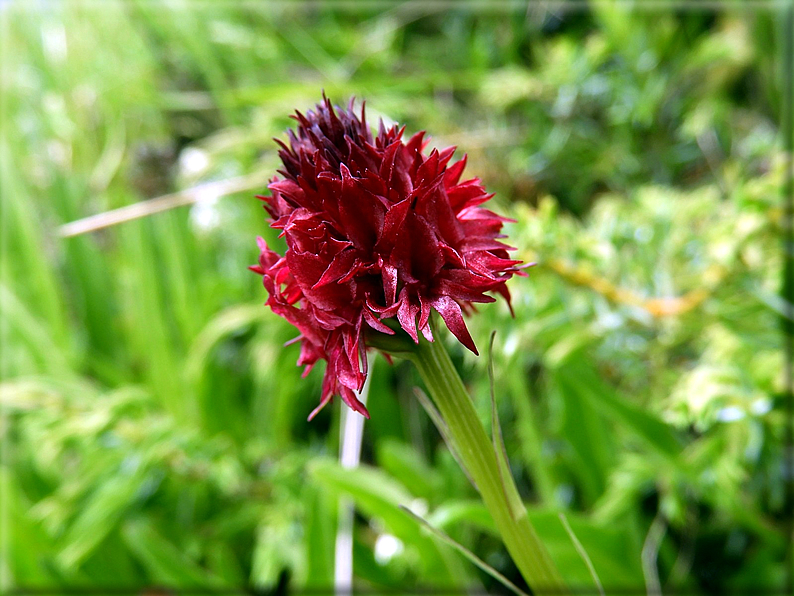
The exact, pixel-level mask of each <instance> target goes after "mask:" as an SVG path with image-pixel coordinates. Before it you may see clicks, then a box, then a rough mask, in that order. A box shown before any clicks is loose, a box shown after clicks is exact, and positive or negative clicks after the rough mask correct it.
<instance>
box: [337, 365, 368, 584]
mask: <svg viewBox="0 0 794 596" xmlns="http://www.w3.org/2000/svg"><path fill="white" fill-rule="evenodd" d="M367 364H368V370H369V374H368V375H367V380H366V381H365V382H364V387H362V388H361V392H360V393H359V396H358V399H359V400H360V401H361V403H362V404H364V405H365V406H366V405H367V395H369V385H370V379H372V365H373V364H374V362H373V355H372V354H368V355H367ZM364 420H365V418H364V416H362V415H361V414H359V413H358V412H354V411H353V410H351V409H350V408H348V407H345V406H342V421H341V425H340V436H339V442H340V447H339V463H340V464H341V465H342V467H343V468H346V469H351V468H356V467H358V464H359V461H361V438H362V436H363V434H364ZM354 513H355V507H354V505H353V501H352V500H351V499H349V498H345V497H343V498H341V499H339V523H338V525H337V531H336V545H335V549H334V550H335V555H334V588H335V589H334V592H335V593H336V596H349V595H350V594H352V591H353V517H354Z"/></svg>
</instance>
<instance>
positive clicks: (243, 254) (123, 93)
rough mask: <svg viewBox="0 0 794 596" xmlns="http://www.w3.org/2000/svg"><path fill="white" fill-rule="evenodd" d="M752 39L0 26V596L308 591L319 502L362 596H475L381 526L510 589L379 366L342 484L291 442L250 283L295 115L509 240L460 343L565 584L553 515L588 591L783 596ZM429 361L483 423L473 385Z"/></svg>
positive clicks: (650, 27) (657, 18)
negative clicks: (426, 157) (358, 141)
mask: <svg viewBox="0 0 794 596" xmlns="http://www.w3.org/2000/svg"><path fill="white" fill-rule="evenodd" d="M770 6H772V5H769V4H768V5H765V7H758V6H756V8H751V7H749V6H748V5H746V4H741V3H738V2H734V3H730V4H727V3H726V8H724V9H720V10H713V9H712V10H707V9H702V10H701V9H694V8H692V7H689V8H683V7H681V6H679V7H678V8H677V9H675V8H664V7H663V6H662V5H659V4H655V5H652V6H646V7H643V6H642V4H640V3H637V7H635V9H631V3H621V4H620V5H616V4H611V3H609V2H600V3H592V4H577V5H576V7H575V8H574V9H571V10H562V8H561V5H548V6H545V8H544V4H542V3H538V4H533V5H531V6H530V7H529V8H527V6H526V5H524V4H522V3H515V4H509V3H499V4H495V5H485V4H482V3H480V4H471V5H468V4H458V5H455V6H454V7H453V5H451V4H446V3H443V2H442V3H433V2H424V1H417V2H403V3H399V4H398V3H362V4H361V5H355V4H353V3H347V4H332V3H329V4H321V3H300V2H280V3H272V4H270V3H260V4H254V3H244V2H231V1H230V2H216V3H209V2H200V3H199V2H196V3H191V2H186V1H184V2H179V1H173V2H163V3H159V2H150V1H145V0H140V1H136V0H129V1H124V2H115V1H111V0H109V1H106V2H67V1H62V2H30V3H27V2H16V3H15V2H4V3H2V4H0V15H2V20H3V25H2V31H0V38H1V39H2V69H3V70H2V101H3V106H2V107H3V114H2V122H0V128H1V129H2V131H3V140H2V152H3V153H2V155H3V159H2V172H0V179H1V180H2V234H1V235H0V238H1V241H2V259H1V260H0V263H2V282H1V284H0V302H1V303H2V317H1V318H0V341H1V342H2V354H0V357H1V362H2V384H0V400H2V401H1V402H0V403H2V408H3V412H4V418H3V421H2V427H0V431H1V432H2V436H3V440H4V447H5V448H4V450H3V461H2V468H0V486H2V505H3V519H2V522H3V523H2V527H3V533H2V539H3V545H2V546H3V551H2V557H3V558H2V561H1V562H0V575H2V578H3V579H2V581H3V582H4V587H6V588H8V587H12V586H16V587H27V588H43V587H51V586H62V587H72V588H74V587H93V588H98V587H108V588H110V587H116V588H119V587H128V588H141V587H144V586H152V585H161V586H162V585H166V586H173V587H204V588H217V589H220V588H223V587H225V586H244V585H250V586H254V587H260V588H265V587H270V586H274V585H276V584H277V583H278V582H279V579H280V578H281V581H282V582H283V581H286V580H287V579H288V580H289V581H290V585H291V586H292V587H294V588H324V587H325V588H327V587H329V586H331V585H332V578H333V547H334V536H335V532H336V512H337V502H338V499H339V497H340V496H343V495H346V496H349V497H351V498H352V499H353V501H354V502H355V503H356V505H357V507H358V512H359V514H358V515H357V517H356V521H355V533H354V534H355V544H354V556H355V584H356V586H359V587H361V588H369V589H377V588H382V587H400V588H404V589H410V588H412V587H414V588H415V587H417V586H431V587H432V586H436V587H450V586H472V587H474V588H477V587H479V588H480V589H483V588H484V589H497V588H496V586H495V584H494V582H493V580H491V579H490V578H489V577H488V576H487V575H485V574H483V573H481V572H480V571H479V570H478V569H477V568H475V567H474V566H473V565H471V564H470V563H468V562H467V561H465V560H464V559H463V558H462V557H461V556H460V555H458V554H457V553H456V552H455V551H453V550H452V549H451V548H449V547H448V546H446V545H444V544H443V543H441V542H439V541H437V540H436V539H435V538H433V537H432V536H430V535H429V534H427V533H426V532H423V531H422V530H421V528H420V527H419V526H418V525H417V523H416V522H415V521H414V520H413V519H412V518H411V517H409V516H408V515H407V514H405V513H404V512H403V511H401V510H400V509H399V505H400V504H404V505H408V506H410V507H411V508H412V509H413V510H414V511H416V512H417V513H419V514H421V515H422V516H423V517H425V518H426V519H428V520H429V521H430V522H431V523H432V524H434V525H435V526H437V527H439V528H442V529H444V531H446V532H448V533H449V534H450V535H451V536H452V537H453V538H455V539H456V540H458V541H460V542H461V543H462V544H464V545H465V546H467V547H468V548H470V549H471V550H473V551H474V552H475V553H476V554H477V555H478V556H479V557H481V558H482V559H483V560H485V561H486V562H487V563H489V564H490V565H492V566H494V567H495V568H497V569H498V570H500V571H501V572H502V573H504V574H505V575H506V576H508V577H510V578H511V579H513V580H514V581H515V582H517V583H519V584H520V583H521V580H520V578H519V576H518V574H517V572H516V570H515V568H514V567H513V565H512V563H511V562H510V560H509V558H508V557H507V555H506V552H505V550H504V549H503V548H502V547H501V545H500V543H499V541H498V540H497V539H496V538H495V535H494V530H493V526H492V522H491V521H490V520H489V518H488V515H487V513H486V512H485V510H484V509H483V508H482V507H481V506H480V505H479V504H478V500H477V496H476V493H475V491H474V489H473V488H472V487H471V486H470V485H469V484H468V482H467V480H466V478H465V477H464V476H463V474H462V473H461V471H460V470H459V469H458V467H457V464H456V463H455V461H454V460H453V458H452V457H451V456H450V453H449V452H448V450H447V448H446V447H445V445H444V444H443V441H442V440H441V439H440V437H439V435H438V434H437V432H436V430H435V428H434V427H433V425H432V423H431V422H430V421H429V419H428V418H427V416H426V414H425V413H424V411H423V410H422V408H421V406H419V404H418V403H417V401H416V399H415V398H414V396H413V393H412V389H413V387H414V386H415V385H417V384H418V383H419V381H418V379H417V377H416V375H415V374H414V372H413V370H412V369H411V368H410V367H409V366H407V365H405V364H403V363H397V364H395V366H389V365H388V364H387V363H386V362H385V361H384V360H383V359H382V358H381V357H378V358H377V359H376V364H375V369H374V373H373V386H372V392H371V394H370V402H369V406H370V411H371V413H372V420H371V421H369V422H367V424H366V425H365V432H364V445H363V454H362V458H363V465H362V467H361V469H359V470H357V471H355V472H347V471H346V472H343V471H341V470H340V468H339V467H338V466H337V464H336V463H335V462H336V457H337V450H338V443H339V418H340V407H341V405H340V402H339V401H338V400H337V401H336V402H335V403H334V404H333V405H332V406H329V407H327V408H326V409H325V410H324V411H323V412H322V413H321V414H320V415H319V416H318V417H317V418H316V419H315V420H314V421H313V422H311V423H307V422H306V416H307V415H308V413H309V412H310V411H311V410H312V408H314V406H315V405H316V403H317V401H318V397H319V381H320V379H321V376H322V371H321V370H320V369H318V370H316V371H314V372H312V374H310V375H309V377H308V378H307V379H301V377H300V373H301V371H300V369H299V368H297V367H296V365H295V361H296V359H297V356H298V346H296V345H293V346H290V347H286V348H285V347H282V345H283V343H284V342H285V341H287V340H289V339H291V338H292V337H294V335H295V331H294V330H293V329H292V328H290V327H289V326H288V325H287V324H286V323H285V322H284V321H282V320H280V319H279V318H278V317H276V316H275V315H273V314H272V313H271V312H270V311H269V310H268V309H266V308H265V307H264V306H262V303H263V302H264V300H265V298H266V295H265V291H264V289H263V288H262V286H261V280H260V278H259V277H258V276H256V275H255V274H253V273H250V272H249V271H247V269H246V267H247V266H248V265H250V264H253V263H254V262H255V261H256V259H257V254H258V251H257V247H256V242H255V237H256V236H257V235H263V236H265V237H266V238H267V239H268V240H269V241H273V240H274V234H273V232H272V231H271V230H269V229H268V228H267V225H266V223H265V213H264V211H263V210H262V208H261V203H260V202H259V201H257V200H256V199H255V198H254V194H256V193H261V192H263V191H264V188H265V184H266V181H267V180H268V179H269V178H270V177H271V176H272V175H273V174H274V172H275V169H276V167H277V155H276V153H275V150H276V145H275V143H274V142H273V141H272V140H271V138H272V137H274V136H279V137H280V136H281V135H283V132H284V130H285V129H286V128H287V127H289V126H291V125H292V121H291V120H290V119H289V118H288V116H289V114H290V113H292V112H293V110H295V109H300V110H306V109H309V108H311V107H312V106H313V105H314V104H315V103H316V102H317V101H318V100H319V99H320V94H321V90H322V89H324V90H325V91H326V93H327V94H328V95H329V97H330V98H331V99H332V100H333V101H334V102H335V103H338V104H341V105H346V104H347V102H348V100H349V98H350V97H351V96H355V97H356V98H357V100H361V99H365V100H366V102H367V108H368V116H369V119H370V122H376V121H377V118H378V117H380V116H382V117H384V118H387V119H391V120H395V121H398V122H401V123H405V124H406V126H407V131H408V133H413V132H416V131H417V130H421V129H426V130H427V131H428V132H429V134H430V135H431V136H432V138H433V141H432V142H433V144H434V145H435V146H447V145H451V144H454V145H457V146H459V147H460V153H459V155H462V153H463V152H464V151H465V152H467V153H468V154H469V166H468V168H467V173H468V174H469V175H470V176H479V177H481V178H482V179H483V180H484V181H485V184H486V187H487V188H488V189H490V190H492V191H493V192H496V198H495V199H494V203H495V205H494V208H495V209H497V210H499V211H500V212H501V213H505V214H507V215H510V216H511V217H513V218H515V219H516V220H517V223H515V224H512V225H511V226H510V229H509V234H510V236H511V242H512V244H513V245H515V246H517V247H518V254H519V255H520V256H521V258H523V259H525V260H528V261H529V260H531V261H536V262H537V263H538V265H537V266H536V267H534V268H532V269H531V270H530V272H529V277H528V278H518V279H515V280H514V281H513V282H511V289H512V292H513V294H514V307H515V311H516V316H515V318H514V319H513V318H511V317H510V315H509V312H508V309H507V307H506V306H505V305H504V304H503V303H498V304H494V305H485V306H483V307H482V308H481V309H480V311H481V312H480V314H479V315H478V316H476V317H474V318H472V319H471V322H470V326H471V329H472V332H473V335H474V337H475V341H476V342H477V344H478V346H480V348H481V351H482V352H487V350H486V347H487V344H488V337H489V334H490V332H491V330H493V329H495V330H496V343H495V348H494V353H493V360H494V366H495V371H496V372H495V375H496V393H497V400H498V407H499V416H500V419H501V422H502V425H503V428H504V434H505V440H506V444H507V450H508V453H509V457H510V460H511V463H512V465H513V472H514V474H515V476H516V478H517V481H518V484H519V488H520V490H521V492H522V494H523V496H524V498H525V500H526V501H527V503H528V506H529V509H530V514H531V516H532V518H533V520H534V521H535V523H536V525H537V527H538V529H539V531H540V533H541V535H542V537H543V538H544V539H545V540H546V541H547V543H548V544H549V548H550V549H551V551H552V553H553V555H554V557H555V559H556V560H557V561H558V562H559V563H560V565H561V566H562V567H563V569H564V570H565V574H566V575H567V577H568V578H569V580H570V581H571V583H572V584H574V585H577V586H584V587H588V586H592V585H593V584H592V580H591V578H590V575H589V573H588V571H587V568H586V566H585V564H584V563H583V562H582V559H581V558H580V556H579V555H578V554H577V552H576V549H575V547H574V545H573V544H572V542H571V540H570V538H569V537H568V535H567V534H566V532H565V530H564V528H563V526H562V525H561V523H560V521H559V519H558V517H557V512H558V511H562V512H565V514H566V515H567V518H568V520H569V521H570V524H571V527H572V528H573V531H574V533H575V535H576V536H577V537H578V539H579V541H581V543H582V545H583V547H584V549H585V550H586V551H587V553H588V554H589V557H590V559H591V560H592V564H593V566H594V568H595V570H596V572H597V573H598V575H599V577H600V579H601V582H602V583H603V584H604V585H605V586H606V587H612V588H623V589H636V590H638V591H645V589H646V587H647V588H648V589H655V588H656V587H658V586H661V587H662V588H664V589H676V590H679V591H685V592H694V591H706V592H712V593H721V592H724V591H726V590H734V591H743V590H748V589H751V588H756V589H763V588H766V589H774V588H779V587H780V586H782V582H783V581H784V578H785V573H786V569H785V568H784V563H783V559H784V555H785V551H786V545H787V543H788V542H789V540H788V539H789V538H790V536H787V535H786V533H785V528H786V519H787V515H789V513H790V512H787V508H786V503H785V499H786V495H785V491H784V485H783V463H782V444H783V436H784V427H785V422H786V421H785V416H784V412H783V410H782V406H783V383H784V379H783V374H782V369H783V356H782V352H781V349H780V346H781V345H782V342H781V336H780V333H779V328H780V326H779V320H780V319H779V317H780V313H781V312H782V311H783V307H784V303H783V302H782V301H781V299H780V298H778V297H777V292H778V290H779V284H780V279H781V277H780V273H779V272H780V270H781V264H782V261H781V257H780V251H779V248H780V239H779V238H780V233H781V230H782V216H783V211H782V208H781V205H782V201H781V189H782V185H783V177H784V168H783V165H784V164H783V158H782V150H781V145H780V140H779V126H780V117H779V114H780V113H781V111H782V105H781V102H782V101H783V97H784V95H783V92H782V83H781V76H780V75H781V73H782V69H783V65H782V63H781V57H782V47H781V44H782V39H783V35H782V33H783V30H782V22H783V13H782V10H781V9H775V8H774V7H772V8H770ZM781 6H782V4H781ZM208 182H216V183H217V184H212V185H210V186H202V185H203V184H205V183H208ZM172 193H177V194H172ZM164 195H171V196H166V197H165V198H164V199H162V200H161V201H160V203H158V205H159V207H160V208H164V209H166V210H164V211H162V212H159V213H155V214H149V215H146V216H145V217H143V218H141V219H137V220H135V221H129V222H126V223H120V224H118V225H114V226H108V227H102V228H101V229H98V230H96V231H91V232H86V233H79V232H80V231H81V229H80V228H75V227H70V228H62V227H61V226H63V225H64V224H67V223H69V222H72V221H74V220H78V219H80V218H84V217H87V216H90V215H95V214H102V213H104V212H106V211H109V210H112V209H116V208H119V207H123V206H126V205H132V204H135V203H138V202H140V201H144V200H146V199H151V198H154V197H162V196H164ZM94 223H97V222H96V221H95V222H94ZM98 223H99V224H100V225H103V226H105V225H106V224H109V223H112V220H110V219H108V218H107V217H106V216H105V217H102V218H100V219H99V220H98ZM63 233H70V234H77V235H74V236H72V237H68V238H66V237H63ZM450 349H451V350H452V352H453V357H454V359H455V360H456V363H457V364H458V366H459V369H460V370H461V372H462V374H463V376H464V378H465V379H466V381H467V382H468V383H469V387H470V389H471V394H472V396H473V399H474V400H475V402H476V404H477V406H478V408H479V409H480V411H481V413H482V417H483V420H484V421H485V422H486V423H489V417H490V402H489V398H488V383H487V374H486V368H487V360H486V357H485V356H483V357H481V358H479V359H477V358H475V357H473V356H472V355H471V354H469V353H465V352H464V351H463V350H462V349H461V348H460V346H458V345H455V342H451V343H450ZM789 505H790V504H789Z"/></svg>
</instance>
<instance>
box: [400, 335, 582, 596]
mask: <svg viewBox="0 0 794 596" xmlns="http://www.w3.org/2000/svg"><path fill="white" fill-rule="evenodd" d="M413 348H414V349H413V350H412V351H411V353H410V354H405V352H403V353H402V354H401V355H405V356H406V357H408V358H409V359H410V360H411V361H412V362H413V363H414V364H415V365H416V367H417V368H418V369H419V374H420V375H421V376H422V379H423V380H424V382H425V384H426V385H427V388H428V391H429V392H430V395H431V397H432V399H433V401H434V402H435V404H436V407H437V408H438V410H439V412H441V416H442V417H443V419H444V421H445V422H446V423H447V426H448V427H449V434H450V437H451V439H452V441H453V442H454V444H455V447H456V449H457V451H458V453H459V454H460V457H461V459H462V460H463V464H464V465H465V467H466V469H467V470H468V472H469V474H470V475H471V477H472V480H474V483H475V484H476V485H477V489H478V490H479V492H480V495H481V496H482V499H483V501H484V502H485V506H486V507H487V508H488V511H490V513H491V516H492V517H493V520H494V522H495V523H496V527H497V529H498V530H499V533H500V534H501V536H502V540H503V541H504V544H505V546H506V547H507V550H508V552H509V553H510V555H511V556H512V557H513V560H514V561H515V563H516V566H517V567H518V569H519V570H520V571H521V574H522V575H523V576H524V579H525V580H526V581H527V584H528V585H529V586H530V587H531V588H532V590H533V591H534V592H535V593H536V594H538V593H542V592H549V593H556V594H560V593H567V592H568V591H569V590H568V587H567V586H566V584H565V582H564V580H563V579H562V576H561V575H560V572H559V571H558V570H557V568H556V567H555V565H554V563H553V562H552V560H551V557H550V556H549V554H548V551H547V550H546V547H545V546H544V545H543V543H542V542H541V541H540V538H539V537H538V535H537V533H536V532H535V528H534V527H533V526H532V524H531V522H530V521H529V518H528V516H527V515H526V510H525V509H523V507H522V511H523V513H522V514H519V515H518V516H517V515H516V511H515V509H512V510H511V507H510V500H509V499H510V498H511V497H515V498H517V495H518V493H517V490H516V488H515V484H514V483H513V480H512V478H509V477H508V478H505V479H504V482H503V479H502V475H501V474H500V472H499V462H498V461H497V459H496V452H495V449H494V444H493V443H492V442H491V440H490V439H489V438H488V435H487V434H486V433H485V430H484V429H483V425H482V423H481V421H480V419H479V417H478V416H477V412H476V411H475V409H474V404H473V403H472V401H471V398H470V397H469V394H468V393H467V391H466V388H465V387H464V386H463V382H462V381H461V380H460V377H459V376H458V373H457V371H456V370H455V367H454V365H453V364H452V361H451V360H450V358H449V355H448V354H447V351H446V350H445V349H444V345H443V344H442V342H441V340H439V339H436V341H434V342H428V341H425V340H424V338H421V336H420V341H419V345H418V346H417V345H415V346H413Z"/></svg>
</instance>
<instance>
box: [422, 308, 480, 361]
mask: <svg viewBox="0 0 794 596" xmlns="http://www.w3.org/2000/svg"><path fill="white" fill-rule="evenodd" d="M432 304H433V308H435V309H436V311H438V314H440V315H441V318H442V319H444V322H445V323H446V324H447V327H448V328H449V330H450V331H451V332H452V334H453V335H454V336H455V337H457V338H458V340H460V343H462V344H463V345H464V346H466V347H467V348H469V349H470V350H471V351H472V352H474V353H475V354H476V355H477V356H479V355H480V353H479V352H478V351H477V346H475V345H474V340H473V339H472V338H471V335H470V334H469V330H468V329H467V328H466V323H465V321H464V320H463V313H462V312H461V310H460V305H459V304H458V303H457V302H455V301H454V300H453V299H452V298H450V297H449V296H440V297H438V298H435V299H434V300H433V301H432Z"/></svg>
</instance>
